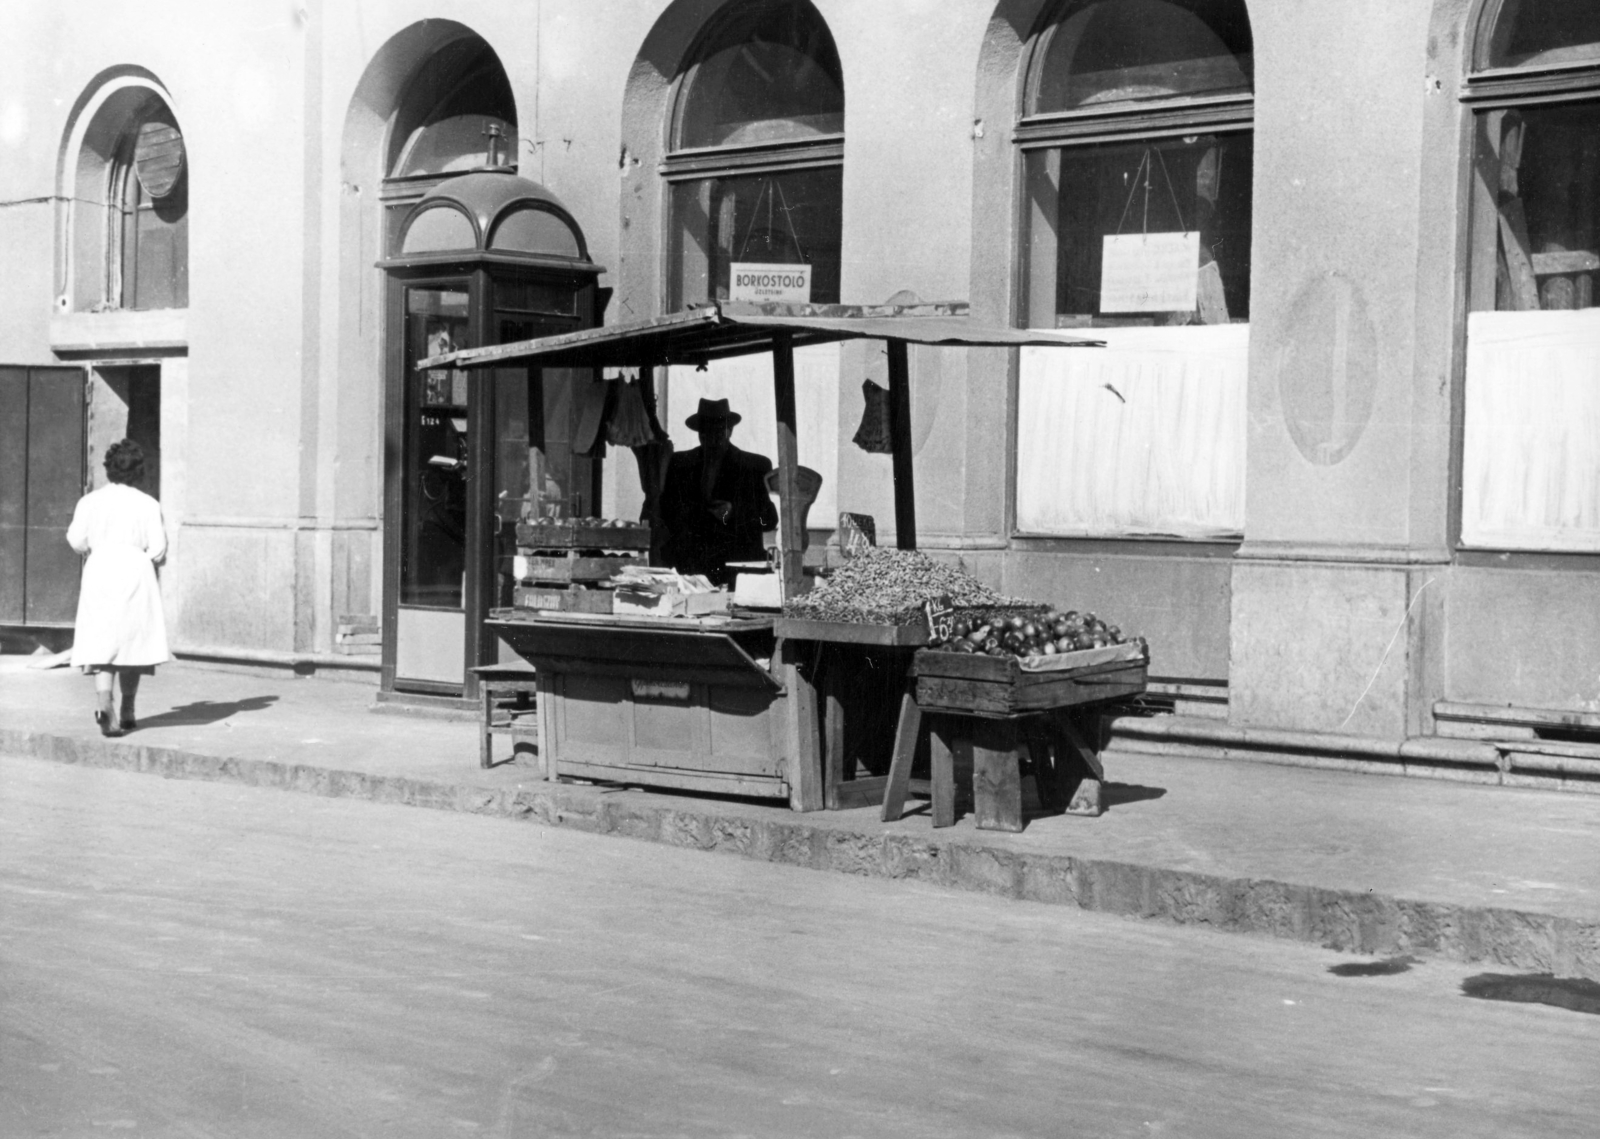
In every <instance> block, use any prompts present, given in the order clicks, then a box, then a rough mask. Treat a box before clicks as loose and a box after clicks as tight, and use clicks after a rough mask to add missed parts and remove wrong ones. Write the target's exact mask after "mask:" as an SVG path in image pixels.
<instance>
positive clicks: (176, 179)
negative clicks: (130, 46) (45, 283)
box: [71, 84, 189, 312]
mask: <svg viewBox="0 0 1600 1139" xmlns="http://www.w3.org/2000/svg"><path fill="white" fill-rule="evenodd" d="M74 182H75V197H76V201H75V203H74V215H73V237H72V289H71V296H72V302H73V303H72V307H73V309H75V310H76V311H79V312H90V311H107V310H114V309H172V308H187V307H188V304H189V162H188V152H187V149H186V147H185V145H184V138H183V131H182V130H181V129H180V128H179V126H178V122H177V119H176V118H175V117H174V116H173V114H172V110H171V108H169V107H168V105H167V103H166V101H165V100H164V99H163V98H162V97H161V95H160V94H158V93H157V92H156V91H155V90H154V89H152V88H151V87H148V86H144V85H139V84H124V85H122V86H120V87H117V88H115V89H114V90H111V91H110V92H109V93H107V94H106V95H105V97H104V99H103V101H102V102H101V104H100V106H99V108H98V109H97V110H96V111H95V112H94V113H93V115H92V117H91V118H90V120H89V122H88V124H87V126H86V127H85V129H84V131H83V135H82V139H81V142H80V144H79V148H78V153H77V169H76V172H75V178H74Z"/></svg>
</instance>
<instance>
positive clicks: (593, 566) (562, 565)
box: [515, 550, 645, 585]
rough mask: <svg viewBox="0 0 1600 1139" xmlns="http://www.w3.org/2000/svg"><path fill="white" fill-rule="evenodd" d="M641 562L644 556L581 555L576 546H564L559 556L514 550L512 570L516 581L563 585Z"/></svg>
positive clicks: (611, 574) (602, 578) (599, 577)
mask: <svg viewBox="0 0 1600 1139" xmlns="http://www.w3.org/2000/svg"><path fill="white" fill-rule="evenodd" d="M644 562H645V559H644V558H642V557H637V556H634V555H622V556H619V557H584V556H582V555H580V554H579V553H578V552H577V551H576V550H568V551H567V553H566V554H565V555H562V556H559V557H550V556H546V555H540V554H518V555H517V560H516V565H515V572H516V577H517V580H518V581H522V582H535V583H541V582H542V583H547V584H555V585H566V584H568V583H572V582H601V581H605V580H607V579H608V578H612V577H615V576H616V575H617V574H619V573H621V572H622V568H623V567H624V566H638V565H643V564H644Z"/></svg>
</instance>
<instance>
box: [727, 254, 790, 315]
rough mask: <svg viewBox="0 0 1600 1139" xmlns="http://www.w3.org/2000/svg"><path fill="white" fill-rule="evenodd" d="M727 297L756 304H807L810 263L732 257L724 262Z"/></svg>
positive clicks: (731, 299)
mask: <svg viewBox="0 0 1600 1139" xmlns="http://www.w3.org/2000/svg"><path fill="white" fill-rule="evenodd" d="M728 270H729V272H728V299H729V300H730V301H752V302H754V303H756V304H772V303H774V302H777V303H782V304H802V305H804V304H810V303H811V266H810V265H767V264H762V263H760V262H756V261H735V262H733V263H732V264H731V265H729V266H728Z"/></svg>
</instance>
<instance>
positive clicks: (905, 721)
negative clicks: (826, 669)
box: [881, 687, 922, 823]
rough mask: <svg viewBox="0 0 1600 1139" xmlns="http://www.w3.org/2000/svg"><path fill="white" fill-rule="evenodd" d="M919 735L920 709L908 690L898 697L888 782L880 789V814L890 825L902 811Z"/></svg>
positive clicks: (909, 783)
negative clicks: (897, 714) (898, 706)
mask: <svg viewBox="0 0 1600 1139" xmlns="http://www.w3.org/2000/svg"><path fill="white" fill-rule="evenodd" d="M921 731H922V709H921V708H918V707H917V702H916V700H915V699H913V698H912V695H911V689H910V688H909V687H908V688H907V689H906V691H905V693H904V695H902V696H901V697H900V722H899V724H897V725H896V727H895V733H894V755H893V756H892V757H891V758H890V760H889V780H888V784H887V785H886V786H885V787H884V789H883V814H882V816H881V817H882V819H883V821H884V822H886V823H892V822H894V821H895V820H896V819H898V818H899V817H900V816H901V814H903V813H904V811H905V806H906V792H907V791H908V790H910V788H911V763H912V761H913V760H914V759H915V758H916V755H917V736H918V735H919V734H920V733H921Z"/></svg>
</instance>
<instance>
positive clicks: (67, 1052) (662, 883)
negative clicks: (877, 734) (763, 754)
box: [0, 759, 1600, 1139]
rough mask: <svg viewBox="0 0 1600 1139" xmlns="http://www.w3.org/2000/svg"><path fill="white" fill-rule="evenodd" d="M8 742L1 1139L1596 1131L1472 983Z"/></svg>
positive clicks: (1555, 1019) (1521, 1020)
mask: <svg viewBox="0 0 1600 1139" xmlns="http://www.w3.org/2000/svg"><path fill="white" fill-rule="evenodd" d="M1350 960H1351V959H1350V958H1348V957H1343V956H1340V955H1338V954H1334V953H1330V952H1326V951H1323V950H1319V949H1316V948H1313V947H1307V946H1302V945H1296V944H1289V943H1278V942H1273V941H1268V940H1258V939H1254V938H1247V937H1241V936H1236V935H1223V934H1214V933H1210V932H1207V931H1202V930H1186V929H1172V928H1167V927H1163V926H1158V925H1152V924H1148V923H1140V922H1134V921H1126V920H1121V919H1116V918H1110V917H1105V916H1102V915H1095V914H1085V913H1080V912H1077V911H1073V910H1068V909H1065V908H1060V907H1050V906H1042V905H1032V904H1024V903H1016V902H1008V901H1004V900H1000V899H993V898H987V897H982V896H977V895H972V894H960V893H952V892H947V891H943V890H939V889H935V888H932V887H927V886H921V885H918V884H915V883H896V882H886V881H879V880H870V879H858V878H851V877H846V876H841V875H833V874H821V873H815V872H811V871H806V870H800V869H796V868H792V867H787V866H769V865H766V864H761V863H755V862H749V861H744V860H741V859H737V858H733V857H729V856H725V855H715V854H705V853H700V852H695V851H685V850H677V849H673V848H668V847H663V846H658V845H651V844H646V843H642V842H633V841H630V840H627V839H619V838H607V837H595V836H590V835H584V834H578V833H572V832H567V831H561V830H553V829H548V828H544V827H540V826H536V825H532V824H527V823H516V822H511V821H507V820H502V819H489V818H475V817H471V816H466V815H458V814H447V813H436V812H432V811H425V810H419V809H416V808H407V807H390V806H382V805H377V804H373V803H367V802H353V801H344V800H330V799H318V798H313V797H309V796H302V795H294V794H288V793H281V792H274V791H267V790H258V789H253V788H244V787H236V786H232V785H225V784H206V783H189V782H176V781H168V780H162V779H158V778H154V777H151V776H145V775H133V774H126V773H121V772H108V771H95V770H85V769H78V768H72V767H67V766H61V765H56V764H50V763H44V762H39V761H33V760H21V759H5V760H0V1136H3V1137H5V1139H19V1137H25V1136H45V1135H49V1136H73V1137H77V1136H85V1137H90V1136H93V1137H101V1136H119V1135H127V1136H173V1137H184V1139H191V1137H201V1136H215V1137H218V1139H224V1137H225V1139H249V1137H254V1136H273V1137H283V1139H325V1137H342V1136H361V1137H366V1136H382V1137H390V1136H419V1137H428V1139H439V1137H450V1136H469V1135H470V1136H497V1137H506V1139H510V1137H522V1136H539V1137H543V1136H568V1135H592V1136H603V1137H606V1139H625V1137H633V1136H686V1137H691V1139H701V1137H708V1136H736V1135H743V1136H754V1137H760V1139H772V1137H780V1136H826V1137H829V1139H836V1137H844V1136H860V1137H862V1139H878V1137H882V1136H917V1137H919V1139H923V1137H938V1136H955V1137H962V1139H966V1137H974V1136H1069V1135H1070V1136H1217V1137H1227V1139H1239V1137H1248V1136H1262V1137H1271V1139H1285V1137H1295V1139H1299V1137H1308V1136H1352V1137H1355V1136H1359V1137H1361V1139H1371V1137H1373V1136H1405V1137H1407V1139H1412V1137H1426V1136H1440V1137H1449V1139H1461V1137H1463V1136H1495V1137H1497V1139H1502V1137H1506V1136H1530V1137H1534V1136H1537V1137H1539V1139H1549V1137H1551V1136H1563V1135H1571V1136H1585V1137H1591V1136H1594V1135H1597V1134H1600V1080H1597V1079H1596V1077H1597V1075H1600V1016H1586V1015H1584V1014H1582V1013H1578V1012H1571V1011H1566V1010H1561V1009H1554V1008H1548V1007H1544V1006H1537V1005H1515V1004H1505V1003H1495V1002H1486V1001H1480V1000H1472V999H1469V998H1467V997H1465V996H1462V995H1461V993H1460V984H1461V981H1462V980H1463V979H1464V978H1465V977H1467V976H1468V975H1470V974H1473V973H1476V972H1481V971H1483V970H1480V969H1476V968H1472V967H1467V966H1460V965H1452V964H1448V963H1442V962H1423V963H1420V964H1417V965H1415V966H1414V967H1412V968H1410V969H1408V970H1407V971H1405V972H1402V973H1398V974H1395V975H1390V976H1372V977H1341V976H1335V975H1332V974H1330V973H1329V971H1328V970H1329V968H1330V967H1331V966H1335V965H1338V964H1340V963H1348V962H1349V961H1350Z"/></svg>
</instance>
